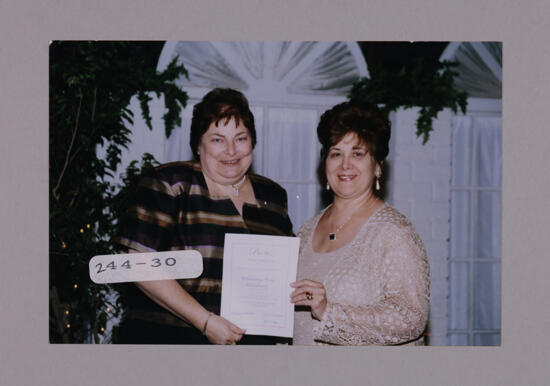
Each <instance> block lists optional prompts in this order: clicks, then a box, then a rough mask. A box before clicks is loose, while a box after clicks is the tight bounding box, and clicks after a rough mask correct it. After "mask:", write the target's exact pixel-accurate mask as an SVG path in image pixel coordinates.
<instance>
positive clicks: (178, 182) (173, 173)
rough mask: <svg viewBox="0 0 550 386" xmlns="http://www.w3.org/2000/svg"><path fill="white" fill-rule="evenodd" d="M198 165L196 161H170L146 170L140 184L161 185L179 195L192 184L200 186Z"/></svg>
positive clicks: (171, 192)
mask: <svg viewBox="0 0 550 386" xmlns="http://www.w3.org/2000/svg"><path fill="white" fill-rule="evenodd" d="M201 175H202V172H201V169H200V165H199V164H198V163H196V162H191V161H187V162H170V163H166V164H162V165H159V166H157V167H155V168H153V169H150V170H148V171H147V172H146V173H144V175H143V180H142V184H146V185H150V186H157V189H156V190H159V189H160V188H161V187H162V190H166V192H167V193H170V194H171V195H179V194H181V193H183V192H186V191H188V190H189V189H190V187H191V186H192V185H199V188H200V186H202V183H201V181H202V179H201ZM203 188H204V187H203Z"/></svg>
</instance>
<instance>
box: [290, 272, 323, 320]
mask: <svg viewBox="0 0 550 386" xmlns="http://www.w3.org/2000/svg"><path fill="white" fill-rule="evenodd" d="M290 286H291V287H292V288H295V290H294V291H292V293H291V294H290V302H291V303H294V304H296V305H298V306H310V307H311V315H312V316H313V317H314V318H315V319H317V320H321V318H322V317H323V314H324V312H325V308H327V296H326V290H325V286H324V285H323V284H321V283H319V282H317V281H313V280H309V279H302V280H298V281H297V282H294V283H291V284H290Z"/></svg>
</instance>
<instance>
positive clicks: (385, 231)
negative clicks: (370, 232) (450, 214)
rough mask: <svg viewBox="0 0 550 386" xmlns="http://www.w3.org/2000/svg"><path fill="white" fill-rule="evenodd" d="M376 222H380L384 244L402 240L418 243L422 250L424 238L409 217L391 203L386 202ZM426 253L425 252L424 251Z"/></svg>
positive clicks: (406, 242) (380, 232)
mask: <svg viewBox="0 0 550 386" xmlns="http://www.w3.org/2000/svg"><path fill="white" fill-rule="evenodd" d="M374 222H378V223H379V226H380V229H379V232H378V234H379V236H380V237H381V238H383V239H384V240H385V241H384V244H392V243H393V242H395V241H398V240H401V241H404V242H405V244H410V245H413V244H414V245H416V246H418V247H420V248H421V249H422V250H423V249H424V245H423V242H422V239H421V238H420V236H419V235H418V233H417V232H416V230H415V229H414V226H413V224H412V223H411V222H410V221H409V219H408V218H407V217H406V216H405V215H404V214H402V213H401V212H399V211H398V210H397V209H395V208H394V207H392V206H391V205H389V204H385V208H382V209H381V210H380V211H379V212H378V213H377V218H376V219H375V221H374ZM424 253H425V252H424Z"/></svg>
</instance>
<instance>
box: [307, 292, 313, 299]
mask: <svg viewBox="0 0 550 386" xmlns="http://www.w3.org/2000/svg"><path fill="white" fill-rule="evenodd" d="M306 299H307V300H313V294H312V293H311V292H306Z"/></svg>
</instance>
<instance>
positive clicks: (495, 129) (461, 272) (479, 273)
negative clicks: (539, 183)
mask: <svg viewBox="0 0 550 386" xmlns="http://www.w3.org/2000/svg"><path fill="white" fill-rule="evenodd" d="M501 165H502V121H501V118H500V116H481V115H480V116H466V117H456V118H455V120H454V122H453V158H452V195H451V235H452V236H451V256H450V265H449V276H450V277H449V280H450V286H449V344H452V345H499V344H500V328H501V315H500V314H501V264H500V257H501V212H502V210H501V209H502V208H501V202H502V195H501V186H502V169H501Z"/></svg>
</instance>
